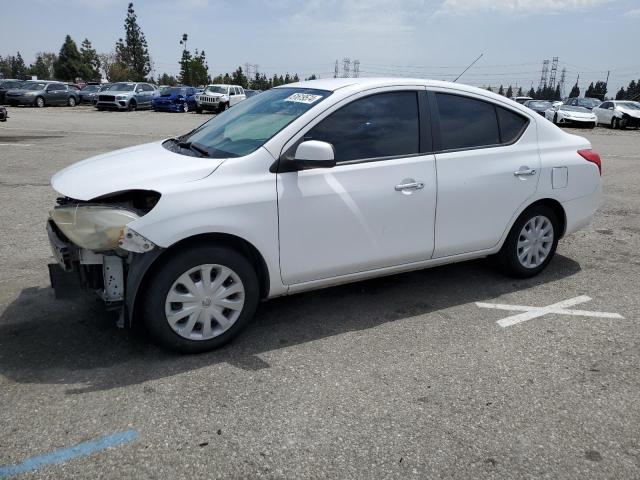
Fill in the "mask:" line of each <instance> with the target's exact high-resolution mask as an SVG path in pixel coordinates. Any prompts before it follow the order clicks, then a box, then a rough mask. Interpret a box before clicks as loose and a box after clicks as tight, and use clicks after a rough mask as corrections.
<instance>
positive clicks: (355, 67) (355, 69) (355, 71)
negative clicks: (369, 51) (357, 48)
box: [353, 60, 360, 78]
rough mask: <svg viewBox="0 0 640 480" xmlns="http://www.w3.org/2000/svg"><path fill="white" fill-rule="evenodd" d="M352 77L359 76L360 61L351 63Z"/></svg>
mask: <svg viewBox="0 0 640 480" xmlns="http://www.w3.org/2000/svg"><path fill="white" fill-rule="evenodd" d="M353 76H354V77H356V78H358V77H359V76H360V60H354V61H353Z"/></svg>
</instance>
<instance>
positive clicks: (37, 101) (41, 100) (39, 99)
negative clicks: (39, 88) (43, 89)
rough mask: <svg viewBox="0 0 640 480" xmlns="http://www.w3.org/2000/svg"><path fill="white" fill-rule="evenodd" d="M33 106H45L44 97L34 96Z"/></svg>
mask: <svg viewBox="0 0 640 480" xmlns="http://www.w3.org/2000/svg"><path fill="white" fill-rule="evenodd" d="M33 106H34V107H38V108H42V107H44V106H45V102H44V98H43V97H36V98H35V100H34V101H33Z"/></svg>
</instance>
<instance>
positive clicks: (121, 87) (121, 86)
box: [109, 83, 136, 92]
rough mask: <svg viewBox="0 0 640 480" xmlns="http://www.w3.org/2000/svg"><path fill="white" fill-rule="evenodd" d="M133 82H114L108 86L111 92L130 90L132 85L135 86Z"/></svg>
mask: <svg viewBox="0 0 640 480" xmlns="http://www.w3.org/2000/svg"><path fill="white" fill-rule="evenodd" d="M135 85H136V84H135V83H114V84H113V85H111V87H110V88H109V91H111V92H132V91H133V87H135Z"/></svg>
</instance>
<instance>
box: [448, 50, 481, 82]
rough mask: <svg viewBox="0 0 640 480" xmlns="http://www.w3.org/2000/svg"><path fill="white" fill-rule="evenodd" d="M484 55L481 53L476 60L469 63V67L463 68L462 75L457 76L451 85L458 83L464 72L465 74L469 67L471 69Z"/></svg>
mask: <svg viewBox="0 0 640 480" xmlns="http://www.w3.org/2000/svg"><path fill="white" fill-rule="evenodd" d="M483 55H484V53H481V54H480V56H479V57H478V58H476V59H475V60H474V61H473V62H471V65H469V66H468V67H467V68H465V69H464V70H463V71H462V73H461V74H460V75H458V76H457V77H456V79H455V80H454V81H453V83H456V82H457V81H458V79H459V78H460V77H461V76H462V75H464V72H466V71H467V70H469V69H470V68H471V67H473V66H474V65H475V63H476V62H477V61H478V60H480V59H481V58H482V56H483Z"/></svg>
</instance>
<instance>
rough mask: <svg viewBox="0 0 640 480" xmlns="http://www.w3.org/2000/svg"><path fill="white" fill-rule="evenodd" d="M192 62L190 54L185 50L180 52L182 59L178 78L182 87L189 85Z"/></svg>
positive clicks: (190, 82)
mask: <svg viewBox="0 0 640 480" xmlns="http://www.w3.org/2000/svg"><path fill="white" fill-rule="evenodd" d="M192 62H193V58H192V56H191V52H190V51H189V50H187V49H186V48H185V49H184V50H182V58H180V74H179V75H178V78H179V79H180V83H182V84H184V85H191V84H192V81H191V63H192Z"/></svg>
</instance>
